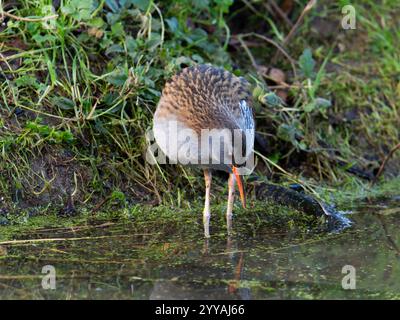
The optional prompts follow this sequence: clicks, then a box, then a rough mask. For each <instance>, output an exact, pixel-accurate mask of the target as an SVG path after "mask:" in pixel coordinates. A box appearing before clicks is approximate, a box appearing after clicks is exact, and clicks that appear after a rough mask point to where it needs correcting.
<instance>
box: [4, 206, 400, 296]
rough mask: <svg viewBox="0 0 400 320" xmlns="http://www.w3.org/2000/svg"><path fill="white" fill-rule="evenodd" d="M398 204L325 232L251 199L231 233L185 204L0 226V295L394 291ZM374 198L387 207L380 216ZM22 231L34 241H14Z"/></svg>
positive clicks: (398, 274) (359, 212)
mask: <svg viewBox="0 0 400 320" xmlns="http://www.w3.org/2000/svg"><path fill="white" fill-rule="evenodd" d="M399 204H400V203H399V201H398V200H396V199H394V200H391V201H389V200H387V201H386V202H382V201H380V202H378V203H376V204H375V205H369V206H367V207H363V206H360V207H358V208H353V211H354V213H353V214H352V219H354V220H355V226H354V227H353V228H352V229H350V230H347V231H345V232H343V233H333V234H327V233H326V232H318V231H316V230H315V229H314V228H313V227H312V224H310V221H304V220H303V221H301V219H300V220H299V217H302V216H299V215H298V214H296V213H295V212H288V211H286V210H285V209H282V208H280V209H279V208H274V207H271V206H268V207H262V206H260V207H258V208H257V210H255V213H254V215H249V214H243V213H242V212H240V214H239V215H238V216H237V217H236V218H235V230H236V233H235V234H234V235H233V237H227V236H226V233H225V226H224V223H223V222H224V219H223V218H224V217H223V214H222V211H221V212H219V211H220V210H218V209H217V208H214V209H215V210H214V212H215V215H214V219H213V220H212V227H213V229H214V230H213V233H212V234H213V236H212V238H211V239H210V240H209V241H207V240H205V239H203V238H202V236H201V235H202V225H201V215H200V214H197V213H196V212H193V211H192V210H184V211H181V212H180V211H178V212H170V213H165V212H164V214H163V213H161V212H157V210H155V212H154V214H153V215H152V214H149V216H148V219H146V218H145V217H146V215H145V216H144V217H142V218H140V217H139V216H138V220H135V216H132V217H130V218H128V219H127V218H126V217H123V218H120V219H119V220H115V221H113V222H110V220H109V219H106V222H105V221H104V220H102V219H101V217H99V218H98V220H94V221H91V222H88V221H86V222H84V221H81V222H80V223H79V225H75V226H68V227H65V226H64V227H58V228H56V227H54V226H53V227H50V228H49V227H46V228H43V227H42V228H29V229H25V231H22V230H16V229H12V228H11V226H7V227H3V230H7V229H9V228H10V229H9V233H8V235H7V236H6V238H7V239H15V240H16V241H15V242H8V243H5V242H4V239H5V238H4V237H3V239H2V241H1V242H0V248H1V250H0V252H1V254H0V273H1V276H0V286H1V287H2V290H0V298H2V299H12V298H18V299H27V298H30V299H43V298H45V299H104V298H107V299H149V298H150V299H213V298H216V299H270V298H274V299H275V298H281V299H282V298H286V299H312V298H319V299H326V298H328V299H332V298H334V299H336V298H367V299H368V298H397V299H398V298H400V287H399V285H398V284H399V283H400V281H399V280H400V268H399V267H398V266H399V263H398V261H399V260H398V259H399V257H400V251H399V250H398V247H399V246H400V238H399V234H400V233H399V230H400V209H399ZM382 207H386V208H392V209H394V210H392V211H390V212H389V213H387V214H384V215H380V209H381V208H382ZM199 208H201V207H199ZM396 208H397V211H396ZM263 210H265V213H267V215H266V214H263V213H262V211H263ZM218 212H219V214H218ZM104 215H107V213H104V214H103V217H104ZM124 215H125V214H122V216H124ZM158 215H161V216H162V219H161V221H163V220H164V218H165V221H164V223H161V224H159V221H160V220H159V219H157V218H156V216H158ZM218 215H219V216H218ZM37 218H38V219H40V217H37ZM32 219H35V218H32ZM174 219H175V220H174ZM67 220H68V219H67ZM139 221H140V223H139ZM54 222H56V221H55V220H54ZM42 223H43V221H42ZM154 224H157V225H158V226H159V228H158V229H157V232H154V230H155V226H154ZM177 224H178V226H177ZM301 226H302V227H301ZM3 236H4V234H3ZM27 239H38V240H37V241H33V242H24V241H20V242H18V240H27ZM44 239H53V240H50V241H43V240H44ZM389 239H391V241H390V240H389ZM396 246H397V249H396ZM45 265H52V266H54V267H55V270H56V275H57V282H56V283H57V287H56V290H44V289H43V288H42V287H41V281H42V277H43V274H42V273H41V270H42V267H43V266H45ZM345 265H352V266H354V267H355V268H356V270H357V274H356V275H357V282H356V285H357V286H356V289H355V290H344V289H343V288H342V278H343V276H344V274H342V268H343V266H345ZM238 266H240V272H239V273H238V272H237V269H238Z"/></svg>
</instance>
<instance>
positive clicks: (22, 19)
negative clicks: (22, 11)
mask: <svg viewBox="0 0 400 320" xmlns="http://www.w3.org/2000/svg"><path fill="white" fill-rule="evenodd" d="M0 15H4V16H6V17H9V18H12V19H14V20H18V21H27V22H41V21H47V20H51V19H56V18H58V14H53V15H51V16H46V17H41V18H26V17H18V16H15V15H13V14H12V13H9V12H6V11H3V12H1V13H0Z"/></svg>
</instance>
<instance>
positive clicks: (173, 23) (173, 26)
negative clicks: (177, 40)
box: [165, 17, 179, 33]
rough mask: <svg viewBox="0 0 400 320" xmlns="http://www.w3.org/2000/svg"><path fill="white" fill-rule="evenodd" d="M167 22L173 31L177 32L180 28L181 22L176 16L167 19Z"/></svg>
mask: <svg viewBox="0 0 400 320" xmlns="http://www.w3.org/2000/svg"><path fill="white" fill-rule="evenodd" d="M165 22H166V23H167V24H168V27H169V29H170V30H171V32H172V33H175V32H176V31H177V30H178V27H179V24H178V20H177V19H176V18H175V17H172V18H170V19H165Z"/></svg>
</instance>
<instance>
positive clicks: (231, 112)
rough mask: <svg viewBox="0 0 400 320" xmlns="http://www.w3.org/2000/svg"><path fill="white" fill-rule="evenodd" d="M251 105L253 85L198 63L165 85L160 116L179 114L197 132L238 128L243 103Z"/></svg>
mask: <svg viewBox="0 0 400 320" xmlns="http://www.w3.org/2000/svg"><path fill="white" fill-rule="evenodd" d="M243 100H244V101H245V102H246V104H247V106H248V107H249V108H251V105H252V103H251V94H250V84H249V83H248V82H247V81H246V80H245V79H244V78H241V77H237V76H235V75H233V74H232V73H230V72H228V71H225V70H224V69H221V68H216V67H213V66H209V65H198V66H194V67H189V68H185V69H183V70H182V71H180V72H179V73H177V74H176V75H174V76H173V77H172V78H171V79H170V80H169V81H168V82H167V83H166V85H165V88H164V90H163V92H162V97H161V100H160V103H159V107H158V116H160V117H163V116H164V115H167V114H174V115H176V116H177V117H178V118H179V119H180V120H181V121H183V122H185V123H186V124H187V125H188V126H189V127H191V128H193V129H194V130H196V131H199V130H201V129H207V128H208V129H213V128H230V129H235V128H238V123H237V121H235V118H238V117H239V116H240V115H241V112H242V111H241V110H240V103H241V101H243Z"/></svg>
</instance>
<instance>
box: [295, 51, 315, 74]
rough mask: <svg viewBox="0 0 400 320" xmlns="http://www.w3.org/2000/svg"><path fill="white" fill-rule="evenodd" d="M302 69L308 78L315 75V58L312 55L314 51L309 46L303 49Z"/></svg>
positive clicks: (300, 60) (300, 63)
mask: <svg viewBox="0 0 400 320" xmlns="http://www.w3.org/2000/svg"><path fill="white" fill-rule="evenodd" d="M299 65H300V70H301V71H302V72H303V74H304V76H305V77H306V78H313V77H314V68H315V60H314V59H313V57H312V52H311V50H310V49H309V48H307V49H305V50H304V51H303V54H302V55H301V56H300V59H299Z"/></svg>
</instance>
